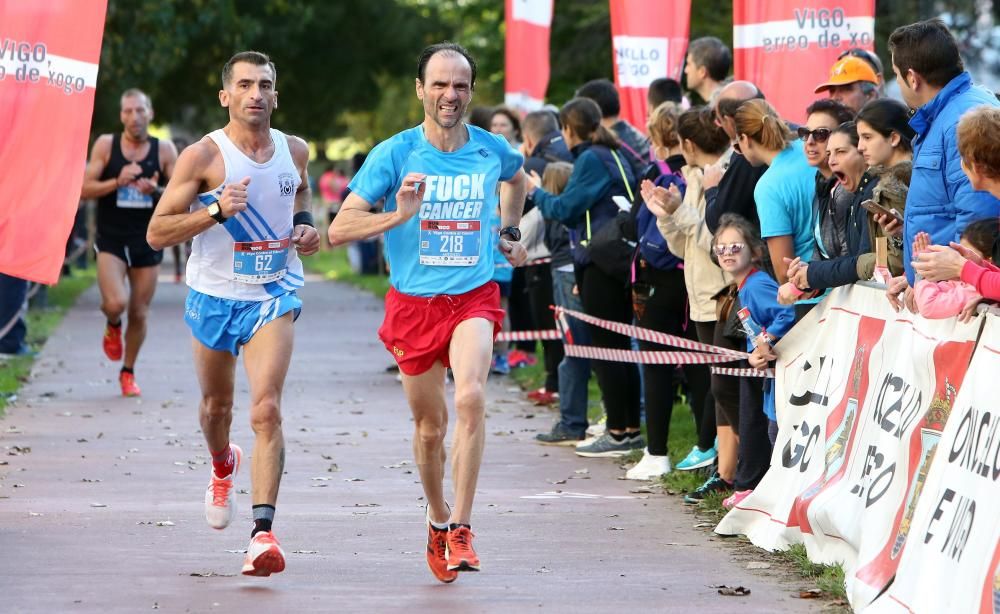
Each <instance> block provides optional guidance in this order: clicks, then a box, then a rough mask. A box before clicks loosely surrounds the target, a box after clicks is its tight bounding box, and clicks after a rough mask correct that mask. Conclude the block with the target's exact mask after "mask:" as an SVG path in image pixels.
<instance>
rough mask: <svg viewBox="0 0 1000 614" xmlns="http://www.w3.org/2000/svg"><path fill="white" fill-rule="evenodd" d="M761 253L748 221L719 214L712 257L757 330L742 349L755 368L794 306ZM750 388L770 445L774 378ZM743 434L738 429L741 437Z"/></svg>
mask: <svg viewBox="0 0 1000 614" xmlns="http://www.w3.org/2000/svg"><path fill="white" fill-rule="evenodd" d="M763 253H764V246H763V244H762V242H761V239H760V237H759V236H758V235H757V232H756V230H755V229H754V227H753V226H752V225H751V224H750V222H748V221H747V220H746V219H745V218H742V217H740V216H738V215H734V214H731V213H727V214H725V215H723V216H722V218H721V219H720V220H719V228H718V230H717V231H716V233H715V237H714V239H713V240H712V256H713V258H714V259H715V260H716V261H717V262H718V263H719V267H720V268H722V270H723V271H725V272H726V273H728V274H729V275H731V276H732V278H733V281H734V282H735V283H736V285H737V287H738V288H739V297H740V304H741V305H742V306H743V309H745V310H746V311H747V312H749V313H748V318H747V319H748V320H750V321H752V322H753V323H755V324H756V326H755V327H754V328H759V330H760V333H759V334H758V335H756V336H754V337H751V336H750V335H748V336H747V342H746V350H747V351H748V352H751V355H750V359H749V360H750V365H751V366H752V367H754V368H755V369H765V368H767V365H768V363H770V362H771V361H773V360H776V359H777V357H778V355H777V354H776V353H775V350H774V347H773V346H774V343H775V342H777V341H778V339H780V338H781V337H783V336H784V335H785V333H787V332H788V331H789V330H790V329H791V328H792V325H793V324H794V323H795V311H794V309H792V307H790V306H785V305H781V304H779V303H778V301H777V295H778V284H777V282H775V281H774V279H772V278H771V276H770V275H768V274H767V273H765V272H763V271H761V270H760V269H759V268H758V266H759V265H760V259H761V257H762V256H763ZM742 319H743V318H742V317H741V320H742ZM750 388H752V392H753V394H754V395H755V396H756V399H755V400H757V402H756V403H755V404H754V405H753V406H754V407H761V406H763V408H764V414H765V415H766V416H767V419H768V427H767V431H768V438H769V439H770V443H771V445H772V446H773V445H774V440H775V438H776V437H777V434H778V424H777V421H776V420H777V417H776V414H775V405H774V381H773V380H771V379H767V378H765V379H764V385H763V389H761V388H760V386H759V384H758V385H755V386H751V387H750ZM758 399H759V400H758ZM741 405H742V403H741ZM741 411H742V407H741ZM741 422H743V420H742V419H741ZM744 435H745V434H744V433H742V431H741V433H740V437H741V439H742V437H744ZM748 494H750V491H747V490H743V491H739V490H738V491H736V492H735V493H733V496H732V497H731V498H729V499H727V500H726V501H724V502H723V505H725V506H727V507H733V506H735V505H736V504H738V503H739V502H740V501H742V500H743V498H745V497H746V496H747V495H748Z"/></svg>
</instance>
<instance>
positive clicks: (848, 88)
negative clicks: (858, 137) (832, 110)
mask: <svg viewBox="0 0 1000 614" xmlns="http://www.w3.org/2000/svg"><path fill="white" fill-rule="evenodd" d="M878 85H879V81H878V75H877V74H875V70H874V69H872V67H871V65H870V64H869V63H868V62H865V61H864V60H862V59H861V58H858V57H855V56H853V55H848V56H844V57H842V58H840V59H839V60H837V62H836V63H835V64H834V65H833V66H832V67H831V68H830V80H829V81H827V82H826V83H824V84H822V85H820V86H818V87H817V88H816V93H817V94H819V93H820V92H822V91H824V90H825V91H827V92H829V95H830V98H833V99H834V100H836V101H838V102H840V103H843V104H844V105H846V106H848V107H850V108H851V110H853V111H854V112H855V113H857V112H858V111H860V110H861V107H863V106H865V103H867V102H870V101H872V100H875V99H876V98H878V95H879V94H878Z"/></svg>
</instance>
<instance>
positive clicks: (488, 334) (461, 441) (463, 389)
mask: <svg viewBox="0 0 1000 614" xmlns="http://www.w3.org/2000/svg"><path fill="white" fill-rule="evenodd" d="M492 345H493V323H492V322H490V321H489V320H486V319H484V318H472V319H470V320H465V321H463V322H462V323H460V324H459V325H458V326H457V327H455V332H454V333H453V334H452V337H451V347H450V349H449V359H450V361H451V368H452V371H453V372H454V374H455V415H456V423H455V439H454V441H453V444H452V458H451V462H452V466H451V473H452V481H453V482H454V485H455V506H454V508H453V509H452V514H451V522H453V523H459V524H470V518H471V517H472V500H473V499H474V498H475V496H476V482H477V481H478V479H479V466H480V464H481V463H482V460H483V444H484V442H485V439H486V420H485V414H486V377H487V375H488V374H489V368H490V348H491V347H492Z"/></svg>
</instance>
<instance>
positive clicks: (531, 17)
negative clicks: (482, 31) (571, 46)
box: [504, 0, 553, 113]
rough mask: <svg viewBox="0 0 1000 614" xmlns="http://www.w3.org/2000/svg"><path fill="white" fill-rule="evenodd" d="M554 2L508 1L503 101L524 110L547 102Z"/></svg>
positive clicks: (524, 111) (506, 9)
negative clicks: (546, 93) (550, 33)
mask: <svg viewBox="0 0 1000 614" xmlns="http://www.w3.org/2000/svg"><path fill="white" fill-rule="evenodd" d="M552 4H553V0H506V6H505V12H506V17H507V41H506V51H505V58H504V59H505V65H504V73H505V77H504V102H505V103H506V104H507V106H509V107H511V108H513V109H517V110H519V111H521V112H522V113H527V112H528V111H534V110H535V109H540V108H541V107H542V105H543V104H544V103H545V90H546V89H548V87H549V31H550V29H551V25H552Z"/></svg>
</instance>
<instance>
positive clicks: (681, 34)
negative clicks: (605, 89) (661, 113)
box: [611, 0, 691, 130]
mask: <svg viewBox="0 0 1000 614" xmlns="http://www.w3.org/2000/svg"><path fill="white" fill-rule="evenodd" d="M690 24H691V2H690V0H670V1H664V0H611V47H612V56H613V58H614V67H615V85H617V86H618V94H619V96H620V97H621V104H622V109H621V117H622V119H624V120H626V121H628V122H629V123H630V124H632V125H633V126H636V127H637V128H639V129H642V130H645V126H646V113H647V110H646V91H647V90H648V89H649V84H650V82H652V81H653V80H654V79H660V78H663V77H669V78H671V79H677V80H678V81H679V80H680V77H681V71H682V70H684V56H685V54H686V53H687V44H688V30H689V28H690Z"/></svg>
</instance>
